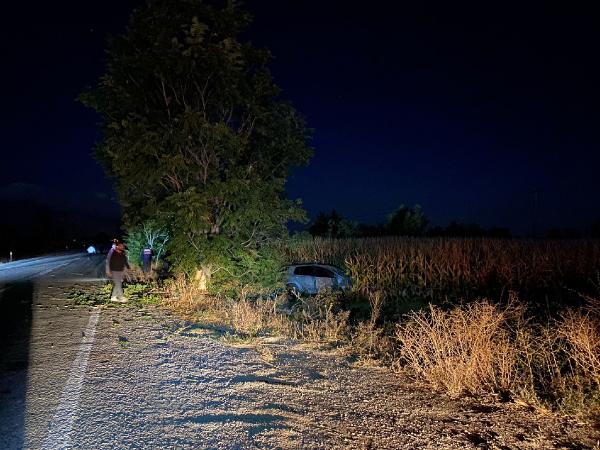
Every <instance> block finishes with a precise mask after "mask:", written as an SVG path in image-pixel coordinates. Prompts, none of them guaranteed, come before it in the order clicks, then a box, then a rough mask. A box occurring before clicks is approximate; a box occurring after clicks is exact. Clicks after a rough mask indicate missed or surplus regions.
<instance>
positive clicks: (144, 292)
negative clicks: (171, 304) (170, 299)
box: [123, 283, 160, 305]
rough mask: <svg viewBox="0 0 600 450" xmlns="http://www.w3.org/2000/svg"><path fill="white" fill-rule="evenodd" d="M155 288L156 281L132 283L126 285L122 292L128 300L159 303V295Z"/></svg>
mask: <svg viewBox="0 0 600 450" xmlns="http://www.w3.org/2000/svg"><path fill="white" fill-rule="evenodd" d="M156 288H157V286H156V283H133V284H128V285H126V286H125V289H124V290H123V293H124V294H125V298H126V299H127V301H128V302H134V303H143V304H144V303H145V304H155V305H157V304H159V303H160V295H159V294H158V293H157V292H156Z"/></svg>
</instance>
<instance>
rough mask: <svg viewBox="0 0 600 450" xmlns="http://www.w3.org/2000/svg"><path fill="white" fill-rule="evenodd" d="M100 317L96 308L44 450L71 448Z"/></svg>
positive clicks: (91, 316)
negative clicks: (74, 425)
mask: <svg viewBox="0 0 600 450" xmlns="http://www.w3.org/2000/svg"><path fill="white" fill-rule="evenodd" d="M99 317H100V310H99V309H97V308H95V309H94V310H93V311H92V314H91V315H90V319H89V321H88V324H87V327H86V328H85V331H84V335H83V339H82V341H81V344H80V345H79V351H78V352H77V357H76V358H75V361H73V364H72V366H71V371H70V372H69V378H68V379H67V383H66V385H65V388H64V390H63V392H62V395H61V398H60V403H59V404H58V408H56V412H55V413H54V418H53V419H52V421H51V422H50V425H49V426H48V435H47V436H46V439H45V440H44V444H43V445H42V449H43V450H56V449H61V450H62V449H69V448H71V432H72V430H73V423H74V422H75V418H76V417H77V408H78V406H79V399H80V397H81V391H82V388H83V381H84V379H85V374H86V371H87V365H88V359H89V356H90V351H91V349H92V345H93V344H94V335H95V334H96V325H97V324H98V319H99Z"/></svg>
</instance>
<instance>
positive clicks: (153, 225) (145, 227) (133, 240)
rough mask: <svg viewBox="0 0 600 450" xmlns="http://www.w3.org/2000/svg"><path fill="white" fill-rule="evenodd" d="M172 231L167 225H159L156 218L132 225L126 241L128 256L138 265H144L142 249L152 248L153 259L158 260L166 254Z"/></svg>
mask: <svg viewBox="0 0 600 450" xmlns="http://www.w3.org/2000/svg"><path fill="white" fill-rule="evenodd" d="M169 240H170V233H169V231H168V230H167V227H166V226H161V225H159V224H158V223H157V222H156V221H155V220H147V221H145V222H144V223H142V224H140V225H137V226H134V227H130V228H129V231H128V232H127V237H126V238H125V241H126V242H127V257H128V258H129V261H130V262H132V263H133V264H136V265H138V266H141V265H142V250H144V249H145V248H151V249H152V250H153V252H152V259H153V260H154V261H158V260H159V259H160V257H161V256H162V255H163V254H164V251H165V248H166V245H167V243H168V242H169Z"/></svg>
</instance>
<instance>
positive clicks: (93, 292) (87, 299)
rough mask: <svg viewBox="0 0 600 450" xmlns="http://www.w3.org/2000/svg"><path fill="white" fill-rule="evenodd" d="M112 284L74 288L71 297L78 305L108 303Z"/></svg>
mask: <svg viewBox="0 0 600 450" xmlns="http://www.w3.org/2000/svg"><path fill="white" fill-rule="evenodd" d="M111 290H112V285H111V284H110V283H108V284H104V285H102V286H92V287H90V288H88V289H73V291H71V293H70V294H69V298H70V299H71V301H72V302H73V303H75V304H76V305H78V306H97V305H102V304H105V303H108V301H109V299H110V293H111Z"/></svg>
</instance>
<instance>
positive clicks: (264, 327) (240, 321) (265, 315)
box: [223, 296, 290, 337]
mask: <svg viewBox="0 0 600 450" xmlns="http://www.w3.org/2000/svg"><path fill="white" fill-rule="evenodd" d="M224 306H226V310H225V311H223V312H224V313H225V317H227V318H228V322H229V323H230V325H231V326H232V328H233V329H234V330H235V331H236V332H237V333H240V334H242V335H245V336H249V337H254V336H258V335H260V334H271V333H275V334H288V333H289V330H290V324H289V320H288V319H287V317H286V316H284V315H283V314H281V313H279V312H277V303H276V302H275V301H273V300H261V301H257V302H253V301H250V300H248V298H246V297H245V296H242V297H241V298H240V299H237V300H229V301H227V302H226V304H225V305H224Z"/></svg>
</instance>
